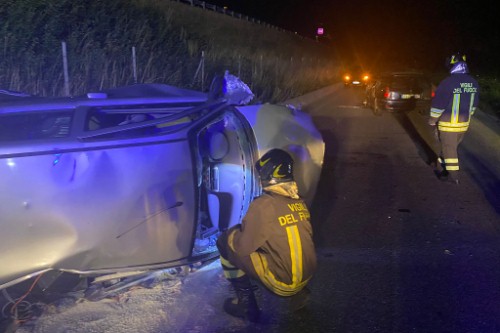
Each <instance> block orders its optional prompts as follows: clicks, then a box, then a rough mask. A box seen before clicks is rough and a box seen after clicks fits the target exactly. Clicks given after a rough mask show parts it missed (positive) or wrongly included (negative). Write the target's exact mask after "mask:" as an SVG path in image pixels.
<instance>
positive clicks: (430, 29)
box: [208, 0, 500, 71]
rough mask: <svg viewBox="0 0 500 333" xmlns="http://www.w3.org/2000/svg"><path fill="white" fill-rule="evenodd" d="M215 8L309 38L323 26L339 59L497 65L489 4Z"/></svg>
mask: <svg viewBox="0 0 500 333" xmlns="http://www.w3.org/2000/svg"><path fill="white" fill-rule="evenodd" d="M208 2H210V3H213V4H215V5H218V6H227V7H228V8H229V9H230V10H234V11H235V12H239V13H242V14H246V15H249V16H251V17H255V18H257V19H261V20H263V21H266V22H269V23H271V24H273V25H276V26H279V27H282V28H285V29H287V30H291V31H296V32H298V33H299V34H301V35H303V36H307V37H314V34H315V31H316V28H317V27H318V26H319V25H322V26H323V27H324V28H325V31H326V33H327V34H328V37H329V38H328V39H327V40H326V41H328V42H329V43H331V44H332V45H333V46H335V47H336V49H337V51H338V52H339V53H340V54H341V55H342V56H343V59H350V60H354V59H355V61H357V62H359V63H362V65H364V66H367V67H370V66H371V67H380V66H384V65H385V64H386V63H396V62H398V63H401V64H404V65H406V66H413V67H421V68H424V69H430V70H434V69H436V68H438V67H440V66H443V65H444V59H445V58H446V57H447V56H448V55H449V54H450V53H454V52H456V51H461V52H463V53H466V54H467V56H468V62H469V66H470V67H471V69H477V70H482V71H488V70H491V69H492V68H494V70H495V71H497V68H498V67H499V65H500V62H499V61H498V56H496V54H494V52H493V51H494V50H495V49H499V48H500V47H499V44H500V25H499V22H500V19H499V18H498V17H497V13H496V10H494V8H496V5H495V2H494V1H493V0H474V1H472V0H399V1H398V0H371V1H366V0H343V1H336V0H331V1H326V0H307V1H306V0H288V1H283V0H273V1H269V0H212V1H208Z"/></svg>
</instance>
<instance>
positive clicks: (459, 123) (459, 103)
mask: <svg viewBox="0 0 500 333" xmlns="http://www.w3.org/2000/svg"><path fill="white" fill-rule="evenodd" d="M478 102H479V84H478V83H477V81H476V80H475V79H474V78H473V77H472V76H470V75H469V74H467V73H456V74H453V73H452V74H451V75H450V76H449V77H447V78H446V79H444V80H443V81H441V83H440V84H439V85H438V87H437V88H436V92H435V96H434V98H433V99H432V103H431V113H430V116H431V118H430V122H431V123H434V124H435V123H436V122H437V124H438V129H439V130H440V131H443V132H466V131H467V129H468V128H469V122H470V119H471V117H472V115H473V114H474V112H475V110H476V108H477V105H478Z"/></svg>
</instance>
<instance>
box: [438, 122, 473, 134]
mask: <svg viewBox="0 0 500 333" xmlns="http://www.w3.org/2000/svg"><path fill="white" fill-rule="evenodd" d="M438 128H439V130H440V131H443V132H466V131H467V129H468V128H469V122H468V121H464V122H460V123H451V122H446V121H440V122H439V123H438Z"/></svg>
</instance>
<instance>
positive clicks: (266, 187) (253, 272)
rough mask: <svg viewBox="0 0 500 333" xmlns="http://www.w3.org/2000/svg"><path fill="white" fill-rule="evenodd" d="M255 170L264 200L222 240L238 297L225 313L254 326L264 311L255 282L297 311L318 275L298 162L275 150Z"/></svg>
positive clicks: (224, 261)
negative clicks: (296, 169) (295, 175)
mask: <svg viewBox="0 0 500 333" xmlns="http://www.w3.org/2000/svg"><path fill="white" fill-rule="evenodd" d="M255 167H256V170H257V172H258V173H259V176H260V180H261V183H262V188H263V194H262V196H260V197H258V198H257V199H255V200H254V201H253V202H252V203H251V204H250V207H249V209H248V212H247V213H246V215H245V217H244V218H243V221H242V223H241V225H237V226H234V227H232V228H230V229H229V230H227V231H225V232H224V233H223V234H222V235H221V236H220V237H219V239H218V240H217V247H218V249H219V252H220V255H221V264H222V268H223V271H224V275H225V277H226V278H227V279H228V280H229V281H230V282H231V284H232V286H233V288H234V290H235V292H236V298H228V299H226V301H225V302H224V310H225V311H226V312H227V313H229V314H230V315H232V316H236V317H240V318H246V319H248V320H250V321H254V322H255V321H257V320H258V318H259V314H260V310H259V308H258V306H257V302H256V299H255V295H254V293H253V290H254V289H255V288H256V287H254V286H252V284H251V283H250V278H253V279H255V280H258V281H260V282H261V283H262V284H263V285H264V286H265V287H266V288H267V289H269V290H270V291H272V292H273V293H275V294H277V295H279V296H284V297H290V309H291V311H296V310H298V309H300V308H302V307H303V306H305V305H306V302H307V299H308V294H309V290H308V289H307V288H306V285H307V283H308V282H309V281H310V279H311V277H312V274H313V272H314V271H315V269H316V252H315V249H314V244H313V240H312V227H311V223H310V221H309V220H310V215H309V210H308V209H307V207H306V205H305V203H304V202H303V201H302V200H301V199H300V198H299V196H298V189H297V184H296V183H295V181H294V180H293V159H292V157H291V156H290V155H289V154H288V153H286V152H285V151H283V150H280V149H273V150H270V151H269V152H267V153H266V154H265V155H264V156H262V158H261V159H260V160H259V161H257V163H256V164H255Z"/></svg>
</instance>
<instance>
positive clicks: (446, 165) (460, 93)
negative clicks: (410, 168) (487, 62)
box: [429, 53, 479, 184]
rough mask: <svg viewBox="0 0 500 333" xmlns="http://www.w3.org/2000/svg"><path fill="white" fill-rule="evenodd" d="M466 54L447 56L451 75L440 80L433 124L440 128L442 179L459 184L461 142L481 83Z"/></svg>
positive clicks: (474, 109)
mask: <svg viewBox="0 0 500 333" xmlns="http://www.w3.org/2000/svg"><path fill="white" fill-rule="evenodd" d="M465 60H466V58H465V55H462V54H459V53H458V54H455V55H452V56H451V57H450V58H448V59H447V61H446V65H447V66H448V68H449V71H450V76H448V77H447V78H445V79H444V80H443V81H441V83H439V85H438V87H437V88H436V92H435V96H434V98H433V99H432V104H431V112H430V117H429V125H431V126H435V125H436V124H437V127H438V138H439V143H440V145H441V152H440V156H439V159H438V162H439V164H440V165H441V167H442V171H441V172H440V173H439V175H438V177H439V179H440V180H442V181H449V182H452V183H455V184H459V176H458V174H459V169H460V167H459V163H458V151H457V149H458V145H459V144H460V143H461V142H462V140H463V138H464V135H465V133H466V132H467V130H468V129H469V123H470V120H471V117H472V115H473V114H474V112H475V111H476V108H477V105H478V103H479V84H478V83H477V81H476V80H475V79H474V78H473V77H472V76H471V75H469V69H468V67H467V63H466V61H465Z"/></svg>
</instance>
